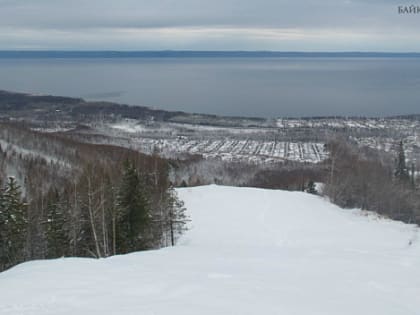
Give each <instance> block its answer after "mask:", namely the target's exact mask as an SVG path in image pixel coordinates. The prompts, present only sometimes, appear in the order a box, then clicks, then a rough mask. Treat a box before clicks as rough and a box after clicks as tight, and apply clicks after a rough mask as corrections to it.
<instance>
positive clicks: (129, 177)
mask: <svg viewBox="0 0 420 315" xmlns="http://www.w3.org/2000/svg"><path fill="white" fill-rule="evenodd" d="M0 133H1V135H2V139H6V140H7V141H4V140H3V142H2V143H0V144H1V145H0V147H1V151H0V175H1V178H2V182H3V183H2V184H1V190H0V270H4V269H6V268H9V267H11V266H13V265H15V264H17V263H19V262H22V261H26V260H31V259H44V258H57V257H63V256H81V257H107V256H110V255H115V254H124V253H128V252H132V251H138V250H145V249H152V248H159V247H163V246H170V245H173V244H174V243H175V242H176V240H177V238H178V237H179V235H180V234H181V233H182V232H183V230H184V229H185V223H186V222H187V218H186V215H185V209H184V207H183V204H182V202H181V201H180V200H179V199H178V198H177V195H176V192H175V190H174V189H173V186H172V183H171V182H170V180H169V176H168V174H169V170H170V166H169V163H168V162H167V161H166V160H165V159H162V158H160V157H159V156H157V155H152V156H146V155H144V154H141V153H138V152H135V151H132V150H129V149H124V148H119V147H114V146H104V145H92V144H83V143H79V142H76V141H74V140H71V139H66V138H64V137H60V136H57V135H50V134H41V133H38V132H34V131H31V130H29V129H27V128H25V126H22V125H20V124H2V125H1V126H0ZM4 142H7V144H6V143H4ZM10 174H12V175H14V176H10Z"/></svg>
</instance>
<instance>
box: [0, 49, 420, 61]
mask: <svg viewBox="0 0 420 315" xmlns="http://www.w3.org/2000/svg"><path fill="white" fill-rule="evenodd" d="M280 57H283V58H420V52H400V53H398V52H351V51H349V52H299V51H189V50H159V51H93V50H92V51H76V50H75V51H70V50H0V59H16V58H280Z"/></svg>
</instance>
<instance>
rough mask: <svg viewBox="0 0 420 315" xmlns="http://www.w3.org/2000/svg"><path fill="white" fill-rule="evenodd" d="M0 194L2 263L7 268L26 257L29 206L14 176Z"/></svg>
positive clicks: (0, 247) (0, 258) (0, 256)
mask: <svg viewBox="0 0 420 315" xmlns="http://www.w3.org/2000/svg"><path fill="white" fill-rule="evenodd" d="M0 195H1V196H0V264H1V267H2V268H1V269H5V268H8V267H10V266H12V265H14V264H16V263H18V262H20V261H23V259H24V257H25V252H24V249H25V243H26V236H27V234H26V233H27V224H28V221H27V206H26V203H24V202H23V200H22V194H21V190H20V186H19V185H18V184H17V182H16V179H15V178H14V177H9V179H8V181H7V183H6V185H5V187H4V188H3V189H2V190H1V193H0Z"/></svg>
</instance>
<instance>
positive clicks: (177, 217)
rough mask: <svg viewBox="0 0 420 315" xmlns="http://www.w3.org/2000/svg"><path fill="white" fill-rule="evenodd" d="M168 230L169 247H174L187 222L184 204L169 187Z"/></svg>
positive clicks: (171, 187)
mask: <svg viewBox="0 0 420 315" xmlns="http://www.w3.org/2000/svg"><path fill="white" fill-rule="evenodd" d="M167 194H168V228H169V233H170V238H171V245H172V246H174V245H175V243H176V240H177V238H178V237H179V235H181V234H182V233H183V232H184V231H185V230H186V224H187V222H188V221H189V220H188V217H187V214H186V209H185V207H184V202H183V201H182V200H180V199H179V198H178V195H177V193H176V191H175V189H174V188H173V186H170V187H169V189H168V192H167Z"/></svg>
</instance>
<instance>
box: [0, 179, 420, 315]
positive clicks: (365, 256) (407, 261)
mask: <svg viewBox="0 0 420 315" xmlns="http://www.w3.org/2000/svg"><path fill="white" fill-rule="evenodd" d="M179 193H180V197H181V198H182V199H183V200H185V202H186V206H187V208H188V210H189V212H190V214H191V217H192V227H191V230H190V231H189V232H188V233H187V234H186V235H185V237H184V238H183V239H182V240H181V242H180V245H178V246H176V247H174V248H166V249H162V250H157V251H149V252H140V253H134V254H130V255H125V256H118V257H112V258H108V259H102V260H93V259H76V258H75V259H59V260H51V261H36V262H29V263H25V264H22V265H19V266H17V267H15V268H13V269H11V270H9V271H7V272H4V273H1V274H0V314H2V315H9V314H23V315H25V314H33V315H47V314H54V315H59V314H101V315H103V314H127V315H128V314H144V315H147V314H156V315H157V314H172V315H174V314H180V315H189V314H191V315H197V314H212V315H215V314H217V315H219V314H229V315H230V314H262V315H263V314H296V315H303V314H305V315H306V314H322V315H328V314H334V315H336V314H340V315H343V314H348V315H354V314H369V315H372V314H381V315H387V314H389V315H391V314H392V315H396V314H404V315H409V314H420V299H419V296H420V245H419V242H420V239H418V231H417V228H415V227H414V226H412V225H406V224H403V223H399V222H393V221H389V220H385V219H379V218H377V217H376V216H374V215H368V216H367V215H365V213H362V212H360V211H357V210H352V211H350V210H342V209H339V208H338V207H336V206H334V205H331V204H329V203H328V202H327V201H325V200H323V199H321V198H318V197H316V196H312V195H309V194H304V193H298V192H285V191H270V190H261V189H251V188H233V187H219V186H204V187H198V188H185V189H181V190H179Z"/></svg>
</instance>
